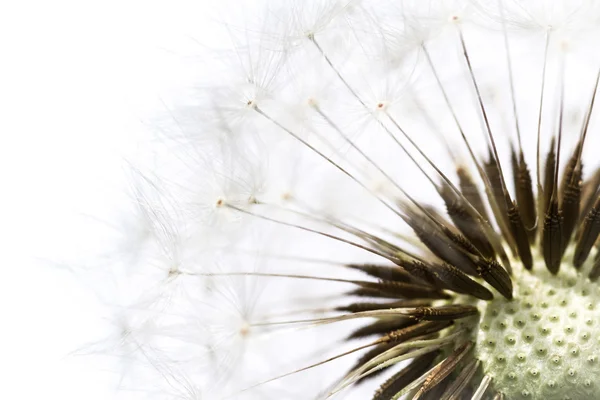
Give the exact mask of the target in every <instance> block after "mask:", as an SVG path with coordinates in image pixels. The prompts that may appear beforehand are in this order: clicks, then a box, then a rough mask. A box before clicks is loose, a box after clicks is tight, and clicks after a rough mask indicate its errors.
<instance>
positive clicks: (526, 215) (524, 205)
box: [509, 149, 537, 244]
mask: <svg viewBox="0 0 600 400" xmlns="http://www.w3.org/2000/svg"><path fill="white" fill-rule="evenodd" d="M513 157H514V161H513V175H514V181H515V193H516V195H517V196H516V197H517V205H518V206H519V210H520V212H521V219H522V220H523V225H524V226H525V229H526V231H527V236H528V238H529V243H531V244H533V243H534V242H535V233H536V230H535V225H536V223H537V213H536V209H535V196H534V195H533V186H532V183H531V173H530V172H529V168H528V167H527V163H526V162H525V156H524V155H523V150H522V149H521V150H519V157H518V158H517V153H516V152H515V151H513ZM509 218H510V217H509Z"/></svg>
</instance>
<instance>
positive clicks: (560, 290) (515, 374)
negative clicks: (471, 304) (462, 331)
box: [475, 257, 600, 399]
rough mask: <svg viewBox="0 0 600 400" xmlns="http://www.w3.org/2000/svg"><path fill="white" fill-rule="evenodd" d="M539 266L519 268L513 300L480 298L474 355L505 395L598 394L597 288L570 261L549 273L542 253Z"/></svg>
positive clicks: (599, 311)
mask: <svg viewBox="0 0 600 400" xmlns="http://www.w3.org/2000/svg"><path fill="white" fill-rule="evenodd" d="M592 264H593V261H592V260H588V262H587V263H586V265H584V266H583V267H582V268H583V269H584V270H585V269H589V268H591V267H592ZM517 266H518V264H517ZM534 271H536V273H534V274H532V273H530V272H528V271H526V270H523V269H522V268H515V275H514V278H513V280H514V282H515V288H514V290H515V297H514V299H513V300H512V301H507V300H505V299H502V298H498V299H495V300H492V301H491V302H488V303H485V304H484V303H483V302H481V304H480V310H481V313H480V314H481V319H480V321H479V332H478V335H477V341H476V343H477V346H476V349H475V353H476V357H477V358H478V359H479V360H481V363H482V367H483V371H484V372H485V373H486V374H487V375H489V376H490V377H492V379H493V381H494V386H495V387H496V388H498V389H499V390H501V391H502V392H503V393H504V394H505V395H506V398H508V399H532V398H546V399H591V398H595V396H597V394H598V393H599V389H598V387H597V386H598V382H597V378H596V377H597V376H598V374H599V373H600V365H599V362H598V361H599V358H598V357H599V356H600V353H599V350H598V349H599V348H600V335H599V331H598V326H597V325H598V321H600V307H598V304H600V288H599V287H598V285H596V284H595V283H593V282H591V281H590V280H589V279H588V278H587V277H586V276H585V275H584V274H578V273H577V272H576V271H575V270H574V269H573V268H562V269H561V271H560V272H559V273H558V275H551V274H550V273H549V272H548V271H546V270H545V267H544V264H543V260H542V259H541V258H539V257H538V258H537V259H536V263H535V264H534Z"/></svg>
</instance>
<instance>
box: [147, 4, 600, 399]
mask: <svg viewBox="0 0 600 400" xmlns="http://www.w3.org/2000/svg"><path fill="white" fill-rule="evenodd" d="M249 9H251V11H252V12H248V13H246V12H242V13H240V14H243V15H239V16H237V17H236V18H238V17H239V18H240V19H239V20H238V19H233V20H231V21H225V22H223V26H224V35H225V36H226V37H227V38H228V43H230V44H231V48H230V51H229V52H220V53H219V57H218V59H213V61H214V62H213V63H212V64H211V67H214V68H213V69H214V71H213V70H212V69H211V71H209V72H208V73H207V74H206V75H207V76H209V77H210V78H209V79H207V80H206V81H204V82H202V83H201V84H200V85H199V86H198V87H199V89H198V90H197V92H198V93H200V101H197V99H198V97H195V99H196V101H195V102H194V103H190V104H188V105H183V106H181V105H178V106H176V107H175V113H177V112H183V111H185V113H189V112H190V110H191V112H194V113H197V114H198V115H202V118H201V119H198V118H193V119H191V120H190V121H189V123H188V124H186V121H183V120H181V119H177V118H175V119H177V132H179V133H183V136H179V135H174V136H171V137H168V136H167V138H166V139H165V140H166V141H169V140H173V143H176V144H177V146H176V147H173V148H172V149H174V150H173V151H172V153H173V154H175V155H176V156H175V157H171V155H169V157H170V158H169V164H168V168H165V169H164V170H159V171H153V173H155V174H156V176H157V177H158V178H157V179H159V180H162V181H161V182H160V183H157V184H156V185H154V186H157V187H160V190H161V192H162V193H163V194H165V196H167V195H166V194H168V196H167V197H168V198H169V199H170V203H169V209H170V210H173V209H175V210H176V212H175V213H171V214H169V217H170V218H171V221H170V225H169V226H173V227H176V229H175V228H173V229H172V231H176V232H177V236H176V237H175V235H169V239H170V240H171V242H170V243H171V246H170V247H169V249H177V250H178V253H177V254H180V253H181V254H190V255H189V256H186V257H178V260H179V259H181V261H178V262H177V265H168V266H167V267H164V268H162V267H160V268H158V269H159V270H163V271H169V276H168V279H166V278H165V277H163V278H161V280H159V281H158V282H157V283H156V285H152V286H150V287H151V289H153V290H155V289H156V290H155V291H154V292H152V295H153V296H155V297H159V298H160V297H161V296H169V297H168V301H164V299H163V300H162V301H159V300H153V301H151V302H150V304H151V307H150V308H151V310H152V312H154V313H155V318H156V321H154V324H153V326H156V327H158V328H161V329H162V330H160V329H157V331H160V334H157V337H156V338H148V337H147V336H145V339H147V343H140V344H139V346H140V348H141V349H146V350H147V349H152V352H150V351H145V353H144V354H150V353H152V354H161V356H160V357H158V356H156V357H154V358H153V360H156V359H160V360H161V364H160V365H157V364H156V362H155V361H153V362H151V363H150V364H151V365H152V366H153V367H155V368H154V370H155V371H156V373H158V375H159V376H162V377H163V379H165V380H166V381H169V382H171V381H174V380H176V381H177V382H179V383H180V384H181V383H182V382H185V385H186V387H189V388H190V389H186V390H185V392H186V393H194V397H193V398H210V399H212V398H302V399H307V398H322V399H328V398H335V397H339V398H342V397H343V396H347V397H343V398H368V396H370V398H372V399H373V400H391V399H400V398H408V399H463V398H471V399H474V400H478V399H590V398H598V397H600V386H599V385H598V382H597V381H596V379H595V377H596V376H597V374H598V373H599V372H600V363H599V361H598V360H599V357H600V353H599V352H598V348H599V344H600V342H599V341H600V325H599V322H598V321H599V320H600V318H599V317H600V307H599V306H598V303H599V300H600V297H599V296H600V286H598V284H597V279H598V278H599V277H600V252H599V241H598V239H599V236H600V168H599V167H598V165H594V163H595V162H596V161H597V160H596V159H595V158H594V157H595V153H596V152H597V149H598V143H599V142H600V134H598V132H597V130H598V126H597V125H596V124H595V121H596V115H597V114H598V110H597V108H598V105H597V104H596V103H597V101H596V100H597V99H596V97H597V89H598V83H599V80H600V58H599V57H598V54H597V52H596V51H595V50H594V48H595V47H594V46H595V44H596V43H597V39H598V38H599V36H598V35H599V33H600V32H599V31H598V27H599V26H600V25H598V24H599V23H600V8H599V7H598V5H597V4H595V3H594V2H592V1H584V0H581V1H576V2H572V1H558V0H556V1H550V2H548V1H535V0H526V1H525V0H489V1H487V0H486V1H482V2H470V1H459V0H457V1H450V2H447V1H433V0H432V1H389V2H388V1H383V2H375V1H366V0H364V1H358V0H355V1H350V0H347V1H334V0H319V1H310V2H306V3H305V2H303V1H291V2H266V3H265V4H261V5H258V4H257V5H253V6H252V7H250V8H249ZM182 110H183V111H182ZM170 115H174V114H170ZM182 143H183V144H184V145H182ZM163 144H164V142H163ZM158 152H159V154H160V148H159V150H158ZM596 164H597V162H596ZM161 185H162V186H161ZM160 196H162V195H158V197H160ZM174 199H175V200H174ZM155 204H156V205H155V206H154V207H156V208H160V201H156V202H155ZM145 215H148V216H150V217H151V216H152V215H160V216H161V219H164V216H165V215H166V214H165V213H161V212H158V211H155V212H152V213H150V212H146V213H145ZM160 222H161V224H163V225H165V226H166V223H164V222H163V221H160ZM163 242H164V240H163ZM174 242H176V244H177V245H175V243H174ZM158 245H161V243H158ZM162 247H163V248H164V244H162ZM199 248H201V249H202V250H201V251H200V250H198V249H199ZM187 249H189V251H188V250H187ZM171 258H172V257H171ZM171 258H169V259H171ZM157 262H158V261H155V263H154V264H156V263H157ZM169 262H171V264H172V261H169ZM138 263H139V262H138ZM140 268H143V266H141V267H140ZM146 268H147V266H146ZM173 268H176V271H177V276H172V275H173V274H171V272H172V271H173ZM175 280H178V286H177V287H180V288H185V290H179V291H177V292H175V291H174V290H168V289H167V288H166V286H164V285H167V284H169V285H171V286H170V287H171V288H172V287H173V286H174V283H173V282H174V281H175ZM183 282H185V284H184V283H183ZM161 285H162V286H161ZM194 285H198V286H197V288H198V291H197V293H194V287H195V286H194ZM157 288H158V289H157ZM147 302H148V300H145V302H144V303H143V304H147ZM158 305H160V307H158ZM201 310H204V311H201ZM207 310H209V311H207ZM232 310H233V312H232ZM165 338H169V340H166V339H165ZM165 340H166V341H165ZM173 341H174V342H176V343H173ZM188 349H189V353H188V354H186V351H187V350H188ZM142 359H143V357H142ZM207 360H210V361H207ZM175 366H176V367H177V368H175ZM186 369H187V372H180V374H181V376H182V378H181V379H176V378H175V376H176V375H177V372H176V371H183V370H186ZM164 371H169V372H168V374H166V373H165V372H164ZM184 376H185V378H183V377H184ZM213 377H214V379H213ZM167 386H168V385H167ZM180 386H181V385H180ZM191 387H194V389H193V390H192V389H191ZM161 390H162V389H161ZM176 391H177V393H179V394H174V395H173V398H192V397H189V396H188V397H185V395H182V394H181V393H183V392H184V391H183V390H182V389H180V388H179V389H177V390H176ZM161 393H164V392H163V391H161ZM203 396H204V397H203Z"/></svg>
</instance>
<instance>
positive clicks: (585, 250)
mask: <svg viewBox="0 0 600 400" xmlns="http://www.w3.org/2000/svg"><path fill="white" fill-rule="evenodd" d="M599 235H600V196H598V198H597V199H596V202H595V203H594V206H593V207H592V209H591V210H590V212H589V213H588V215H587V216H586V217H585V219H584V221H583V226H582V228H581V234H580V236H579V241H578V242H577V246H576V247H575V255H574V256H573V265H575V267H576V268H579V267H581V266H582V265H583V263H584V262H585V260H587V258H588V256H589V255H590V251H591V250H592V247H593V246H594V243H596V240H597V239H598V236H599Z"/></svg>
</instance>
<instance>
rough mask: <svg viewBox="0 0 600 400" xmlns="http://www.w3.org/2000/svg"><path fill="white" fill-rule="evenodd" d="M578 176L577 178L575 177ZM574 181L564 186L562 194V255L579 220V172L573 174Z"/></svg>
mask: <svg viewBox="0 0 600 400" xmlns="http://www.w3.org/2000/svg"><path fill="white" fill-rule="evenodd" d="M577 175H579V177H578V176H577ZM573 179H575V181H572V182H569V183H567V184H566V187H565V188H564V191H563V193H562V205H561V211H562V215H563V226H562V232H563V246H564V247H565V248H564V249H563V253H564V251H565V250H566V247H567V246H568V245H569V242H570V240H571V236H572V235H573V231H574V230H575V227H576V226H577V222H578V220H579V204H580V202H581V172H579V173H577V172H575V173H574V177H573Z"/></svg>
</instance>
